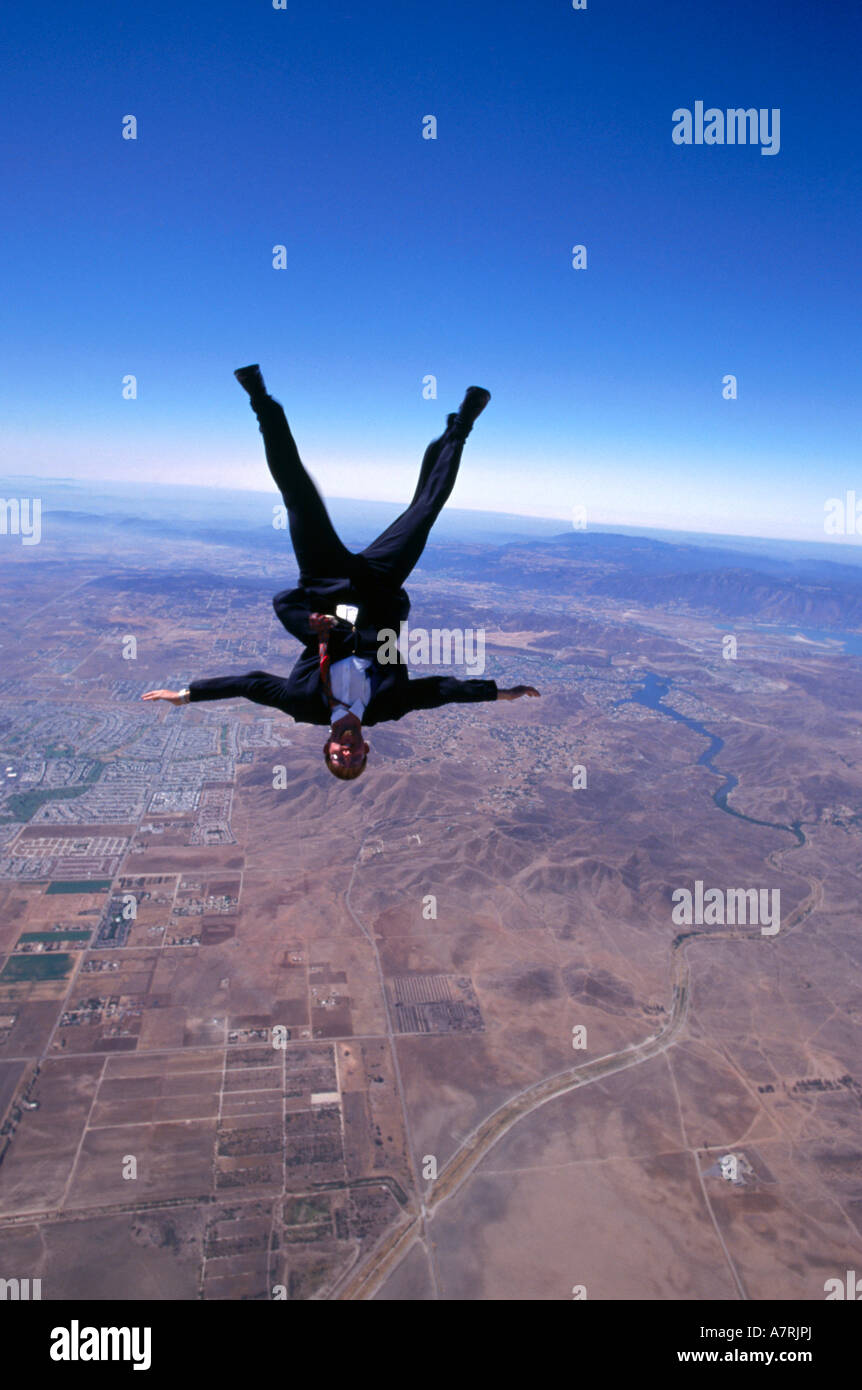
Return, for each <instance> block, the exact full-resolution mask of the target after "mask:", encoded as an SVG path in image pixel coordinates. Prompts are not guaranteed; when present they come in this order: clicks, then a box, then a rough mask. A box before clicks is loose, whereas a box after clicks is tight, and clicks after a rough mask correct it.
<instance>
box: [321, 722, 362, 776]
mask: <svg viewBox="0 0 862 1390" xmlns="http://www.w3.org/2000/svg"><path fill="white" fill-rule="evenodd" d="M323 751H324V753H326V754H328V757H329V761H330V763H331V764H332V766H333V767H344V768H356V767H360V766H361V765H362V763H364V762H365V759H366V758H367V757H368V754H369V752H370V751H371V750H370V745H369V744H367V743H366V742H365V740H364V739H363V737H362V729H361V727H359V728H355V729H353V728H350V727H348V728H345V729H342V730H340V731H339V735H338V738H337V739H335V738H331V739H330V740H329V742H328V743H325V744H324V746H323Z"/></svg>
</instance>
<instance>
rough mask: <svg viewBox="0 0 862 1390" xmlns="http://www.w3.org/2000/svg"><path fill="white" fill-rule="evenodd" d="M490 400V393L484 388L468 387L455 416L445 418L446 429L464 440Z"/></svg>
mask: <svg viewBox="0 0 862 1390" xmlns="http://www.w3.org/2000/svg"><path fill="white" fill-rule="evenodd" d="M490 399H491V392H490V391H486V390H485V388H484V386H468V387H467V393H466V395H465V396H464V399H463V401H462V402H461V406H460V409H459V410H458V413H457V415H450V416H449V417H448V418H447V421H446V424H447V427H449V428H453V429H454V430H455V431H456V433H457V434H458V435H459V437H460V438H461V439H466V438H467V435H468V434H469V433H470V431H471V429H472V428H473V425H474V424H475V422H476V420H478V418H479V416H480V415H481V414H482V411H483V410H484V409H485V406H486V405H487V404H488V402H489V400H490Z"/></svg>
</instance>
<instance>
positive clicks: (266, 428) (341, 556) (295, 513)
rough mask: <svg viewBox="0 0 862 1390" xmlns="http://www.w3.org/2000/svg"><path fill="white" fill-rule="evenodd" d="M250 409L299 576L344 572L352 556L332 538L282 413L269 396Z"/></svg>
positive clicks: (332, 530)
mask: <svg viewBox="0 0 862 1390" xmlns="http://www.w3.org/2000/svg"><path fill="white" fill-rule="evenodd" d="M252 408H253V410H254V412H255V415H256V416H257V419H258V423H259V425H260V432H261V434H262V435H263V447H264V449H265V451H266V461H267V463H268V464H269V471H270V473H271V474H272V478H273V481H274V483H275V485H276V487H277V488H278V490H279V492H280V493H281V495H282V497H283V498H284V505H285V507H286V508H287V519H288V525H289V526H290V539H291V541H292V543H293V550H294V554H295V555H296V562H297V564H298V566H299V572H300V575H303V576H306V575H316V576H320V575H327V576H333V577H337V576H339V575H347V574H349V573H350V562H351V559H352V556H351V554H350V551H349V550H348V549H347V547H346V546H345V545H344V543H343V541H342V540H341V539H340V538H339V536H338V535H337V534H336V531H335V528H334V526H333V525H332V522H331V520H330V517H329V513H328V512H327V510H326V507H325V505H324V502H323V498H322V497H321V496H320V493H319V492H318V490H317V488H316V487H315V485H314V483H313V481H312V480H311V478H310V477H309V475H308V473H307V472H306V470H305V466H304V464H303V462H302V460H301V458H300V457H299V450H298V449H297V447H296V443H295V441H294V438H293V435H292V434H291V432H290V426H289V425H288V423H287V417H286V416H285V413H284V410H283V409H282V407H281V406H280V405H279V403H278V401H274V400H273V399H272V397H271V396H263V397H260V398H258V399H256V400H254V401H252Z"/></svg>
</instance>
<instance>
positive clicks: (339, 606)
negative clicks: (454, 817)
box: [143, 366, 539, 781]
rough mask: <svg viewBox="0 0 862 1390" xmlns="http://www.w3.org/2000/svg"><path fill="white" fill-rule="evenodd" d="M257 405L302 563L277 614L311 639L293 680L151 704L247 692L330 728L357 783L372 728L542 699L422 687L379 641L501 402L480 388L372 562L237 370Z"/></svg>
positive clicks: (200, 687) (211, 682) (492, 688)
mask: <svg viewBox="0 0 862 1390" xmlns="http://www.w3.org/2000/svg"><path fill="white" fill-rule="evenodd" d="M234 375H235V376H236V378H237V380H238V381H239V383H240V385H241V386H243V387H244V388H245V390H246V391H247V392H248V394H249V397H250V399H251V407H252V409H253V411H254V413H255V415H256V416H257V419H258V422H259V424H260V432H261V434H262V435H263V443H264V448H265V450H266V461H267V463H268V464H269V470H270V472H271V474H272V476H273V479H274V480H275V484H276V486H277V487H278V489H279V490H280V492H281V495H282V497H283V498H284V505H285V507H286V508H287V516H288V521H289V525H290V538H291V540H292V542H293V549H294V553H295V555H296V561H297V564H298V566H299V585H298V587H297V588H295V589H285V590H283V592H282V593H280V594H276V596H275V598H274V599H273V601H272V602H273V607H274V608H275V611H276V613H277V614H278V616H279V618H280V619H281V621H282V622H283V623H284V626H285V627H286V628H287V630H288V632H290V633H292V634H293V636H294V637H297V638H298V639H299V641H300V642H301V643H302V647H303V650H302V655H301V656H300V658H299V660H298V661H297V663H296V665H295V666H294V668H293V670H292V671H291V673H290V675H289V676H287V677H284V676H273V675H270V674H269V672H267V671H249V672H248V673H247V674H246V675H244V676H216V677H214V678H212V679H205V680H194V681H192V682H191V684H190V685H189V686H188V688H187V689H186V690H178V691H174V690H149V691H147V693H146V695H144V696H143V699H145V700H168V701H170V703H171V704H173V705H181V704H186V703H188V701H190V700H191V701H195V702H196V701H198V700H228V699H235V698H236V697H237V696H244V697H245V699H247V700H253V701H254V702H255V703H256V704H258V705H272V706H274V707H275V709H280V710H283V711H284V713H285V714H289V715H290V716H291V717H292V718H293V719H295V720H296V721H297V723H300V724H328V725H329V726H330V729H329V737H328V738H327V740H326V743H325V744H324V745H323V756H324V758H325V759H326V765H327V767H328V768H329V770H330V772H332V773H333V774H334V775H335V776H336V777H339V778H341V779H342V780H345V781H347V780H351V779H353V778H354V777H358V776H359V775H360V773H361V772H362V771H363V770H364V768H365V764H366V761H367V759H368V753H369V745H368V743H367V742H366V741H365V739H364V737H363V732H362V726H363V724H367V725H371V724H382V723H383V722H384V720H387V719H401V718H402V717H403V716H404V715H405V714H409V713H410V711H411V710H414V709H437V708H439V706H440V705H448V704H451V703H453V702H462V703H463V702H468V703H469V702H473V701H477V700H517V699H519V698H520V697H521V696H522V695H538V693H539V692H538V690H534V689H533V687H532V686H531V685H516V686H513V687H512V689H511V690H499V689H498V688H497V685H496V684H495V682H494V681H492V680H466V681H459V680H455V679H454V678H453V677H451V676H425V677H422V678H421V679H417V680H411V679H410V678H409V676H408V674H407V669H406V667H405V666H404V665H403V664H402V663H401V662H400V661H399V662H389V663H387V664H383V663H381V661H380V659H379V655H378V653H379V650H380V648H381V641H382V639H381V637H380V634H381V633H382V632H383V631H385V630H394V631H396V632H397V631H400V626H399V625H400V623H401V622H404V621H406V619H407V615H408V613H409V612H410V600H409V598H408V597H407V594H406V593H405V591H404V587H403V586H404V583H405V581H406V579H407V576H408V575H409V574H410V572H411V570H412V569H413V568H414V566H415V565H416V563H417V562H418V560H419V557H420V555H421V554H422V551H423V550H424V549H425V543H426V541H427V540H428V534H429V532H430V530H431V527H432V526H433V524H434V522H435V521H436V519H437V517H438V516H439V514H440V512H441V510H442V508H443V506H444V505H445V503H446V500H447V498H448V497H449V495H450V493H451V491H452V489H453V487H454V486H455V479H456V478H457V476H458V465H459V464H460V462H461V452H462V450H463V448H464V441H465V440H466V438H467V435H468V434H469V433H470V431H471V429H472V428H473V424H474V421H475V420H476V419H477V417H478V416H479V415H480V414H481V412H482V411H483V410H484V409H485V406H486V405H487V404H488V402H489V400H490V399H491V396H490V393H489V392H488V391H485V390H483V389H482V388H481V387H480V386H471V387H470V388H469V389H468V391H467V394H466V395H465V397H464V400H463V403H462V405H461V408H460V410H459V411H458V412H457V413H456V414H454V415H450V416H448V418H447V422H446V429H445V431H444V432H443V434H442V435H441V436H440V438H439V439H435V440H434V441H433V442H432V443H431V444H429V445H428V448H427V449H426V450H425V457H424V458H423V460H422V468H421V470H420V473H419V482H418V484H417V486H416V491H415V493H414V494H413V500H412V501H411V503H410V505H409V506H408V507H407V509H406V511H403V512H402V513H401V515H400V516H399V517H398V518H397V519H396V520H395V521H393V523H392V525H391V526H387V528H386V530H385V531H384V532H383V533H382V535H380V536H378V537H377V540H376V541H372V543H371V545H369V546H368V547H367V548H366V549H365V550H363V551H362V552H361V554H358V555H354V554H353V553H352V552H351V551H349V550H348V549H347V547H346V546H345V545H344V544H343V543H342V541H341V540H340V539H339V537H338V536H337V535H336V533H335V529H334V527H333V525H332V522H331V521H330V519H329V515H328V513H327V511H326V507H325V506H324V504H323V501H322V499H321V497H320V494H319V493H318V491H317V488H316V487H315V485H314V483H313V482H312V480H311V478H310V477H309V476H308V474H307V473H306V471H305V468H304V466H303V463H302V460H301V459H300V457H299V453H298V451H297V448H296V444H295V443H294V440H293V435H292V434H291V432H290V428H289V426H288V423H287V420H286V418H285V414H284V411H283V410H282V408H281V406H280V405H279V403H278V401H275V400H273V399H272V397H271V396H270V395H269V394H268V393H267V390H266V387H265V386H264V384H263V378H262V376H261V374H260V368H259V367H257V366H253V367H240V369H239V370H238V371H237V372H235V373H234Z"/></svg>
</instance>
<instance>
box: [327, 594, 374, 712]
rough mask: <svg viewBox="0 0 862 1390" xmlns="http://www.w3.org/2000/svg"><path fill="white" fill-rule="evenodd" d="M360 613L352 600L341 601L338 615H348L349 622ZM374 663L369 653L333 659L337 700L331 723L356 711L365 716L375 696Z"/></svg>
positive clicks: (332, 673) (346, 618)
mask: <svg viewBox="0 0 862 1390" xmlns="http://www.w3.org/2000/svg"><path fill="white" fill-rule="evenodd" d="M358 613H359V609H358V608H356V607H354V606H353V604H349V603H339V605H338V607H337V608H336V610H335V616H336V618H344V619H345V620H346V621H347V622H348V623H355V622H356V618H357V615H358ZM370 665H371V659H370V658H369V657H367V656H345V657H343V658H342V660H341V661H334V662H333V663H332V665H331V666H330V668H329V679H330V681H331V683H332V694H333V696H334V697H335V700H336V702H337V703H336V705H335V707H334V708H333V710H332V713H331V715H330V717H329V722H330V724H334V723H335V722H336V721H337V720H339V719H343V718H344V716H345V714H355V715H356V718H357V719H359V720H361V719H362V718H363V716H364V714H365V706H366V705H367V704H368V701H369V700H370V699H371V680H370V678H369V675H368V668H369V666H370Z"/></svg>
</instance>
